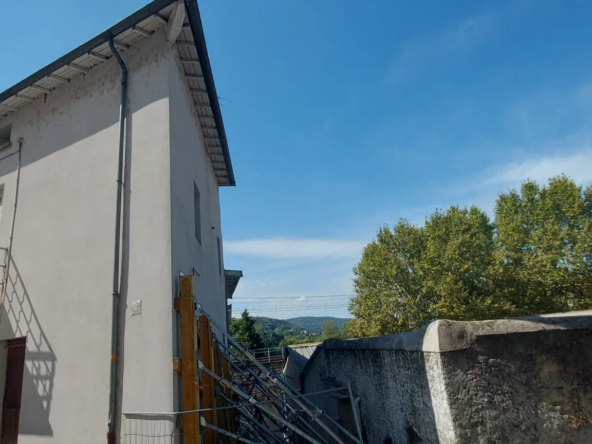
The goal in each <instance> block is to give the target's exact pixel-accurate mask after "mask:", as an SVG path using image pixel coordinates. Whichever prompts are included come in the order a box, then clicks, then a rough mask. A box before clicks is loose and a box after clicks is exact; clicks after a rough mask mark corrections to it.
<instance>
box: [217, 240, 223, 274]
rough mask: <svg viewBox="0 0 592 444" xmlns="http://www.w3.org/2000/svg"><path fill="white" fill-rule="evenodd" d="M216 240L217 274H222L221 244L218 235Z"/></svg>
mask: <svg viewBox="0 0 592 444" xmlns="http://www.w3.org/2000/svg"><path fill="white" fill-rule="evenodd" d="M216 240H217V241H218V274H220V276H222V244H221V242H220V238H219V237H217V238H216Z"/></svg>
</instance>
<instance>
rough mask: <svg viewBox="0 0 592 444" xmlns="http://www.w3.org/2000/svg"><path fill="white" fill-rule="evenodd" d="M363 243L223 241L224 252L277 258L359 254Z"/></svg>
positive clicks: (334, 256)
mask: <svg viewBox="0 0 592 444" xmlns="http://www.w3.org/2000/svg"><path fill="white" fill-rule="evenodd" d="M364 246H365V243H364V242H360V241H353V240H340V239H290V238H281V237H280V238H262V239H245V240H237V241H225V242H224V251H225V252H226V253H231V254H236V255H241V256H256V257H265V258H278V259H295V258H296V259H304V258H337V257H356V256H359V255H360V254H361V252H362V249H363V248H364Z"/></svg>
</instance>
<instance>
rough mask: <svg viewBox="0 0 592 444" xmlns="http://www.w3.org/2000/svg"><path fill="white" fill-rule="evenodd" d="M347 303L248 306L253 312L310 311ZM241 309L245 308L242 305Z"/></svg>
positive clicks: (342, 305)
mask: <svg viewBox="0 0 592 444" xmlns="http://www.w3.org/2000/svg"><path fill="white" fill-rule="evenodd" d="M346 307H347V305H346V304H338V305H332V304H325V305H291V306H285V305H282V306H275V307H254V308H248V310H249V311H250V312H252V313H254V312H259V313H260V312H266V311H267V312H272V311H274V312H275V311H309V310H324V309H327V308H346ZM240 309H241V310H243V309H244V308H243V307H241V308H240Z"/></svg>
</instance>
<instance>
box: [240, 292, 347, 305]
mask: <svg viewBox="0 0 592 444" xmlns="http://www.w3.org/2000/svg"><path fill="white" fill-rule="evenodd" d="M355 295H356V294H355V293H350V294H325V295H312V296H306V295H303V296H266V297H252V298H235V299H233V303H234V302H237V301H274V300H276V299H321V298H345V297H347V298H349V297H352V296H355Z"/></svg>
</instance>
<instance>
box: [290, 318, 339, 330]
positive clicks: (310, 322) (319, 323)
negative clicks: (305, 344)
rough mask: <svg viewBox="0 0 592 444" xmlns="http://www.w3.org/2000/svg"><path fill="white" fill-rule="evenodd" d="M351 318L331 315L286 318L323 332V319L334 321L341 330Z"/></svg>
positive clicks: (308, 328)
mask: <svg viewBox="0 0 592 444" xmlns="http://www.w3.org/2000/svg"><path fill="white" fill-rule="evenodd" d="M349 320H350V319H348V318H334V317H331V316H303V317H300V318H292V319H286V321H287V322H288V323H290V324H293V325H296V326H298V327H300V328H302V329H305V330H308V331H310V332H315V333H321V332H322V331H323V321H333V322H335V323H336V324H337V326H338V327H339V329H340V330H341V327H342V326H343V324H345V323H346V322H347V321H349Z"/></svg>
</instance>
